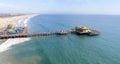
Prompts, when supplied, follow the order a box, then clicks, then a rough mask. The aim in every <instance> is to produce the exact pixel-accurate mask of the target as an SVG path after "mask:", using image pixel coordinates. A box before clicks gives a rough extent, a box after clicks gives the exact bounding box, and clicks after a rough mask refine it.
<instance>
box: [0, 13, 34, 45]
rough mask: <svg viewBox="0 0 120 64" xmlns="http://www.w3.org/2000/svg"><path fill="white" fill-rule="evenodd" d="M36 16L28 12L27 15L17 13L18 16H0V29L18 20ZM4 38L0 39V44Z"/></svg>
mask: <svg viewBox="0 0 120 64" xmlns="http://www.w3.org/2000/svg"><path fill="white" fill-rule="evenodd" d="M34 16H36V14H28V15H20V16H19V15H18V16H13V17H0V29H2V28H4V27H6V26H7V25H8V24H13V25H14V24H15V23H18V22H19V21H20V20H22V19H24V18H29V19H30V18H32V17H34ZM5 41H6V40H0V44H2V43H3V42H5Z"/></svg>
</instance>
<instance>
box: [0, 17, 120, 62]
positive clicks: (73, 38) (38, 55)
mask: <svg viewBox="0 0 120 64" xmlns="http://www.w3.org/2000/svg"><path fill="white" fill-rule="evenodd" d="M119 23H120V16H119V15H38V16H35V17H34V18H32V19H31V20H30V22H29V23H28V31H29V32H39V31H56V30H62V29H71V28H74V27H75V26H76V25H82V26H87V27H90V28H91V29H96V30H98V31H100V32H101V34H100V35H99V36H86V35H82V36H78V35H73V34H69V35H65V36H41V37H33V38H31V39H30V40H29V41H26V42H23V43H20V44H16V45H11V47H10V49H9V50H6V51H4V52H1V53H0V64H120V61H119V60H120V55H119V53H120V47H119V46H120V43H119V42H120V41H119V40H120V38H119V35H120V33H119V31H120V28H119V27H120V25H119ZM11 43H12V42H11Z"/></svg>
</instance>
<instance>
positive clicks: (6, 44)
mask: <svg viewBox="0 0 120 64" xmlns="http://www.w3.org/2000/svg"><path fill="white" fill-rule="evenodd" d="M29 40H30V38H14V39H8V40H7V41H6V42H4V43H3V44H1V45H0V52H4V51H6V50H9V49H11V48H10V47H11V46H13V45H16V44H20V43H23V42H25V41H29Z"/></svg>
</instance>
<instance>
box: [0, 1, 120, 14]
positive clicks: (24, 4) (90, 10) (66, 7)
mask: <svg viewBox="0 0 120 64" xmlns="http://www.w3.org/2000/svg"><path fill="white" fill-rule="evenodd" d="M6 12H7V13H8V12H13V13H18V12H34V13H66V14H120V0H0V13H6Z"/></svg>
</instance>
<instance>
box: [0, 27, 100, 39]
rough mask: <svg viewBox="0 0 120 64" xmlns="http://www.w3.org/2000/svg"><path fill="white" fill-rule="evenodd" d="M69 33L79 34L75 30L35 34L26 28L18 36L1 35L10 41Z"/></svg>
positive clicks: (92, 31)
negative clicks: (10, 39)
mask: <svg viewBox="0 0 120 64" xmlns="http://www.w3.org/2000/svg"><path fill="white" fill-rule="evenodd" d="M69 33H73V34H77V33H79V32H77V31H76V30H75V29H73V30H60V31H55V32H34V33H28V32H27V28H25V27H24V30H23V32H22V33H17V34H6V33H5V32H4V34H3V35H0V39H9V38H26V37H33V36H52V35H67V34H69ZM80 34H88V35H98V34H99V32H98V31H95V30H91V32H90V33H87V32H86V33H80Z"/></svg>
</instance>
